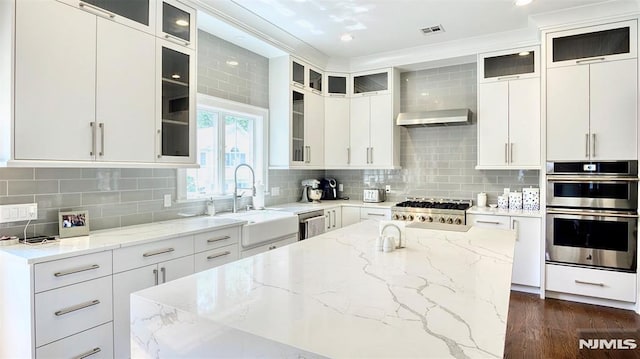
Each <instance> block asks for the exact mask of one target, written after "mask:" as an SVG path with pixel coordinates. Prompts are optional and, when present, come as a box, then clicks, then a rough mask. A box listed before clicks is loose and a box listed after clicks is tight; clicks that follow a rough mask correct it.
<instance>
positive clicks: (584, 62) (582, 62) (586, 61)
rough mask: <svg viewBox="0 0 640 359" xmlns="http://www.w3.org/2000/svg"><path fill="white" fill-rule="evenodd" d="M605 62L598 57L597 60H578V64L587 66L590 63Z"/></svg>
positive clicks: (602, 58)
mask: <svg viewBox="0 0 640 359" xmlns="http://www.w3.org/2000/svg"><path fill="white" fill-rule="evenodd" d="M604 60H605V58H604V57H596V58H593V59H584V60H577V61H576V64H586V63H589V62H596V61H604Z"/></svg>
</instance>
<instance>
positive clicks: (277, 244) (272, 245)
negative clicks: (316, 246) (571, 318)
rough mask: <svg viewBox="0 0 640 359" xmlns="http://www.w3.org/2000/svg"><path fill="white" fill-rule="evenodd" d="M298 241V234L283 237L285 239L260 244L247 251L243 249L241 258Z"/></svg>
mask: <svg viewBox="0 0 640 359" xmlns="http://www.w3.org/2000/svg"><path fill="white" fill-rule="evenodd" d="M297 241H298V236H297V235H294V236H290V237H286V238H283V239H281V240H279V241H276V242H271V243H268V244H265V245H262V246H259V247H255V248H251V249H247V250H245V251H242V252H241V253H240V258H247V257H251V256H253V255H256V254H260V253H262V252H266V251H271V250H274V249H276V248H280V247H284V246H286V245H289V244H292V243H295V242H297Z"/></svg>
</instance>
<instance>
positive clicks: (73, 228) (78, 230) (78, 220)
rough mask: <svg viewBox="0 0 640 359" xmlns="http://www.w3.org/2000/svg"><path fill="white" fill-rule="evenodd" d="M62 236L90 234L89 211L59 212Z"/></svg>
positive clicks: (59, 225) (59, 226) (59, 227)
mask: <svg viewBox="0 0 640 359" xmlns="http://www.w3.org/2000/svg"><path fill="white" fill-rule="evenodd" d="M58 229H59V233H60V238H69V237H80V236H88V235H89V211H69V212H58Z"/></svg>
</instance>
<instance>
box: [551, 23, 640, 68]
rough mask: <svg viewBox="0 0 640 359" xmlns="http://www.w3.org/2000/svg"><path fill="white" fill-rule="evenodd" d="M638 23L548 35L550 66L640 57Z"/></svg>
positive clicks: (604, 25) (616, 24)
mask: <svg viewBox="0 0 640 359" xmlns="http://www.w3.org/2000/svg"><path fill="white" fill-rule="evenodd" d="M636 29H637V21H636V20H630V21H622V22H615V23H609V24H603V25H598V26H591V27H586V28H578V29H572V30H567V31H559V32H553V33H549V34H548V35H547V66H548V67H558V66H568V65H581V64H588V63H598V62H604V61H612V60H623V59H628V58H635V57H636V56H637V45H638V40H637V30H636Z"/></svg>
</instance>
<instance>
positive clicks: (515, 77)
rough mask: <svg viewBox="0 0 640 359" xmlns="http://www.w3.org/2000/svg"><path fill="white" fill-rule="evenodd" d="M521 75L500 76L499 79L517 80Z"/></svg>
mask: <svg viewBox="0 0 640 359" xmlns="http://www.w3.org/2000/svg"><path fill="white" fill-rule="evenodd" d="M519 78H520V76H518V75H515V76H504V77H498V81H503V80H517V79H519Z"/></svg>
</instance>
